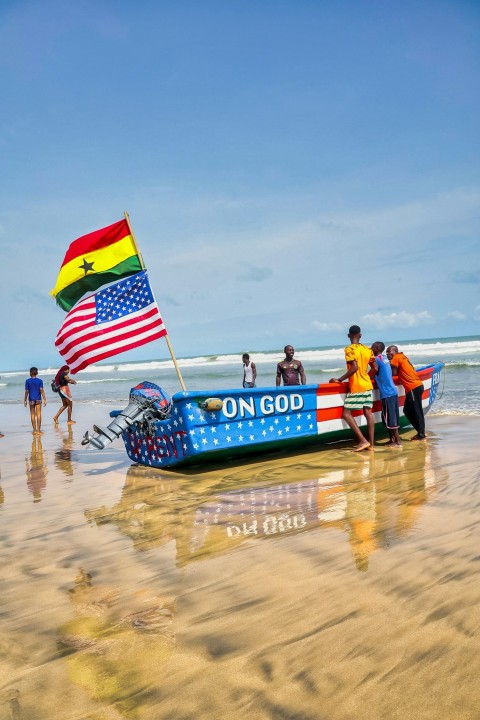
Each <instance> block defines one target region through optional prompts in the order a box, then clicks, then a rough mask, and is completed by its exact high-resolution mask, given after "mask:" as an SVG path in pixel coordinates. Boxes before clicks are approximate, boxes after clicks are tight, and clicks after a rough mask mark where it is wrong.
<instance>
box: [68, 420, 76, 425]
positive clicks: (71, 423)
mask: <svg viewBox="0 0 480 720" xmlns="http://www.w3.org/2000/svg"><path fill="white" fill-rule="evenodd" d="M76 422H77V421H76V420H67V424H68V425H74V424H75V423H76Z"/></svg>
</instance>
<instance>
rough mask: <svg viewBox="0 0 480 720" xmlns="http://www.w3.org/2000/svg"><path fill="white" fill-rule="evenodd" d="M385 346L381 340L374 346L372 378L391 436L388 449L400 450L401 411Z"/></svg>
mask: <svg viewBox="0 0 480 720" xmlns="http://www.w3.org/2000/svg"><path fill="white" fill-rule="evenodd" d="M384 350H385V345H384V343H383V342H380V340H377V342H374V343H373V345H372V352H373V354H374V356H375V364H374V365H372V369H371V370H370V373H369V374H370V377H371V378H372V379H373V378H374V379H375V382H376V383H377V387H378V392H379V393H380V401H381V403H382V422H383V425H384V427H385V428H386V429H387V430H388V434H389V435H390V442H388V443H387V445H386V447H394V448H400V447H402V443H401V442H400V435H399V434H398V428H399V427H400V410H399V408H398V392H397V388H396V386H395V383H394V382H393V377H392V369H391V367H390V364H389V362H388V360H387V358H386V357H385V355H382V353H383V351H384Z"/></svg>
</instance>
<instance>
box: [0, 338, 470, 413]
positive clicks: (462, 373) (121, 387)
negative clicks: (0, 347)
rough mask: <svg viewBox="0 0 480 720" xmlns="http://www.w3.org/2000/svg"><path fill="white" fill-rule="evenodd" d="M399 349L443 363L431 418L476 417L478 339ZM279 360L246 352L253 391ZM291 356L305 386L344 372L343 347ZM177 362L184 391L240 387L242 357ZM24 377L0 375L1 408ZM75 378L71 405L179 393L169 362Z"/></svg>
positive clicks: (103, 368) (270, 379)
mask: <svg viewBox="0 0 480 720" xmlns="http://www.w3.org/2000/svg"><path fill="white" fill-rule="evenodd" d="M152 347H153V346H152ZM156 347H158V344H157V346H156ZM400 349H401V350H402V351H403V352H405V354H406V355H407V356H408V357H409V358H410V360H411V361H412V362H413V363H414V365H416V366H417V367H418V366H422V365H427V364H430V363H432V362H435V361H442V362H444V363H445V372H444V380H443V388H442V392H441V393H440V396H439V397H438V398H437V400H436V401H435V405H434V407H433V408H432V411H431V412H432V414H453V415H454V414H459V415H480V384H479V382H478V381H479V379H480V335H476V336H470V337H458V338H435V339H431V340H421V339H420V340H413V341H410V342H406V343H403V344H401V346H400ZM283 357H284V355H283V353H279V352H278V351H259V352H251V353H250V358H251V359H252V360H253V361H254V362H255V364H256V366H257V385H258V386H265V387H269V386H272V385H275V372H276V364H277V362H279V360H281V359H282V358H283ZM295 357H297V358H298V359H299V360H301V361H302V363H303V366H304V368H305V372H306V376H307V382H308V383H324V382H328V380H329V379H330V377H332V376H333V377H334V376H336V375H338V374H339V373H340V372H342V371H343V370H344V367H345V364H344V354H343V346H336V347H332V346H328V347H316V348H303V349H301V348H299V349H297V350H296V354H295ZM178 363H179V365H180V369H181V373H182V376H183V379H184V382H185V385H186V388H187V390H212V392H213V391H214V390H215V389H221V388H232V387H241V383H242V378H243V369H242V359H241V354H238V355H233V354H232V355H210V356H199V357H190V358H179V359H178ZM56 371H57V368H51V367H50V368H40V369H39V376H40V377H41V378H42V379H43V380H44V384H45V389H46V393H47V398H50V399H53V398H55V397H57V396H55V395H54V394H53V393H52V392H51V390H50V381H51V380H52V378H53V377H54V375H55V373H56ZM27 377H28V371H27V370H26V369H19V370H15V371H5V372H0V404H10V403H18V402H21V401H23V393H24V383H25V379H26V378H27ZM75 379H76V380H77V386H76V387H74V388H72V390H73V396H74V401H75V402H76V403H88V404H95V403H97V404H98V403H101V404H107V405H112V406H115V407H124V406H125V405H126V404H127V402H128V394H129V391H130V388H131V387H133V386H134V385H136V384H137V383H138V382H141V381H142V380H150V381H151V382H155V383H157V384H158V385H160V386H161V387H162V388H163V389H164V390H166V391H167V392H168V393H170V394H172V395H173V394H174V393H175V392H177V391H179V390H180V389H181V388H180V384H179V381H178V378H177V375H176V372H175V369H174V366H173V363H172V361H171V360H166V359H162V360H150V361H142V362H131V363H128V362H121V363H118V364H116V363H115V358H113V359H112V360H111V361H106V362H105V363H102V364H99V365H93V366H91V367H89V368H87V369H86V370H83V371H82V372H80V373H78V375H76V376H75Z"/></svg>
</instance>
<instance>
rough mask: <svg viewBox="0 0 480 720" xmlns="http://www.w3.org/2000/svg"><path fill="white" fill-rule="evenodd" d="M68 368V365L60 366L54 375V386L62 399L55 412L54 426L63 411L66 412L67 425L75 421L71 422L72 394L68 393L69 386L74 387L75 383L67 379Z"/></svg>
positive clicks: (69, 378)
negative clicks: (60, 405)
mask: <svg viewBox="0 0 480 720" xmlns="http://www.w3.org/2000/svg"><path fill="white" fill-rule="evenodd" d="M69 370H70V368H69V367H68V365H62V367H61V368H60V370H59V371H58V373H57V374H56V375H55V380H54V382H55V384H56V385H58V387H59V388H60V390H59V394H60V397H61V398H62V407H61V408H60V410H59V411H58V412H57V414H56V415H55V417H54V418H53V422H54V423H55V425H57V424H58V418H59V417H60V415H61V414H62V413H63V411H64V410H67V423H68V424H69V425H72V424H73V423H74V422H75V420H72V405H73V402H72V393H71V392H70V387H69V385H76V384H77V381H76V380H73V379H72V378H71V377H69V375H68V372H69Z"/></svg>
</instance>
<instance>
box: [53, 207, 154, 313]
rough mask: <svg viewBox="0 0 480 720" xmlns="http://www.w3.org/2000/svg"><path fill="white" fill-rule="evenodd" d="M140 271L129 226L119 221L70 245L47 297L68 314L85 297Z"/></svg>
mask: <svg viewBox="0 0 480 720" xmlns="http://www.w3.org/2000/svg"><path fill="white" fill-rule="evenodd" d="M142 269H143V266H142V262H141V259H140V258H139V256H138V252H137V248H136V246H135V243H134V240H133V238H132V235H131V232H130V228H129V226H128V223H127V221H126V220H120V221H119V222H116V223H113V225H109V226H108V227H106V228H102V229H101V230H95V231H94V232H92V233H89V234H88V235H83V236H82V237H80V238H78V239H77V240H74V241H73V242H72V244H71V245H70V247H69V248H68V250H67V253H66V255H65V257H64V259H63V263H62V266H61V268H60V272H59V273H58V277H57V282H56V283H55V287H54V288H53V290H51V292H50V294H51V295H53V297H54V298H55V300H56V301H57V305H60V307H61V308H63V309H64V310H67V311H68V310H71V309H72V307H73V306H74V305H75V304H76V303H77V302H78V301H79V300H80V298H81V297H83V296H84V295H85V293H88V292H95V291H96V290H98V289H99V288H100V287H103V285H107V284H108V283H111V282H114V281H115V280H118V279H119V278H123V277H127V276H128V275H133V273H137V272H140V270H142Z"/></svg>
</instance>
